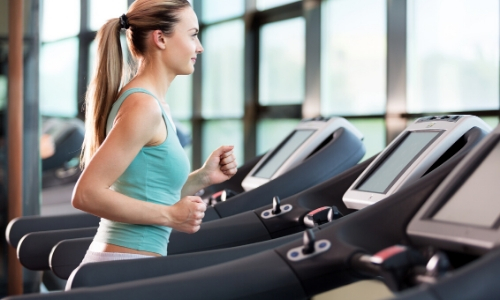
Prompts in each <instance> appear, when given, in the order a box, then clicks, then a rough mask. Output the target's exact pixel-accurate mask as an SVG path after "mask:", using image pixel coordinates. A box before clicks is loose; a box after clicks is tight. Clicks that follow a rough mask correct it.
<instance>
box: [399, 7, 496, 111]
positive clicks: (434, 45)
mask: <svg viewBox="0 0 500 300" xmlns="http://www.w3.org/2000/svg"><path fill="white" fill-rule="evenodd" d="M499 11H500V8H499V3H498V1H496V0H484V1H467V0H439V1H415V0H410V1H408V111H409V112H413V113H419V112H446V111H461V110H490V109H498V108H499V101H498V99H499V94H498V82H499V74H498V73H499V68H498V65H499V46H498V45H499V44H500V34H499V27H498V24H499V13H498V12H499Z"/></svg>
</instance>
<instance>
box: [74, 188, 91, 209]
mask: <svg viewBox="0 0 500 300" xmlns="http://www.w3.org/2000/svg"><path fill="white" fill-rule="evenodd" d="M87 195H88V190H86V189H85V188H84V187H82V186H81V185H78V184H77V185H76V186H75V189H74V190H73V195H72V197H71V204H72V205H73V207H74V208H76V209H79V210H83V211H87V210H88V200H87V199H88V198H89V197H88V196H87Z"/></svg>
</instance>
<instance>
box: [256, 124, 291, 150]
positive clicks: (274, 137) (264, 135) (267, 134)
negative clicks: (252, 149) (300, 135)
mask: <svg viewBox="0 0 500 300" xmlns="http://www.w3.org/2000/svg"><path fill="white" fill-rule="evenodd" d="M299 122H300V120H298V119H277V120H274V119H265V120H261V121H258V122H257V155H260V154H263V153H265V152H267V151H269V150H271V149H273V148H274V147H277V146H278V144H279V143H280V142H281V141H283V139H285V138H286V137H287V136H288V135H289V134H290V133H291V132H292V131H293V129H294V128H295V127H296V126H297V125H298V124H299Z"/></svg>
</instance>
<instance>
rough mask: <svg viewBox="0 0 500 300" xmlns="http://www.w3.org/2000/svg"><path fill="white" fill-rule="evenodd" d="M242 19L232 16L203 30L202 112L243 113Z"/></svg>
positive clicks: (207, 116)
mask: <svg viewBox="0 0 500 300" xmlns="http://www.w3.org/2000/svg"><path fill="white" fill-rule="evenodd" d="M243 36H244V23H243V21H242V20H235V21H231V22H227V23H222V24H218V25H213V26H209V27H207V29H206V30H204V32H203V35H202V38H203V45H204V47H205V52H204V53H203V54H202V55H203V59H202V63H203V68H202V69H203V74H202V77H203V87H202V97H203V100H202V114H203V116H204V117H206V118H211V117H216V118H220V117H236V118H239V117H241V116H243V43H244V40H243Z"/></svg>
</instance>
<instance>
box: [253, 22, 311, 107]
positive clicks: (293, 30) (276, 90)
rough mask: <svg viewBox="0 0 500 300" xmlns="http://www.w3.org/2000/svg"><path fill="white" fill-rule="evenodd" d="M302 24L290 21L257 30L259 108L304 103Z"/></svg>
mask: <svg viewBox="0 0 500 300" xmlns="http://www.w3.org/2000/svg"><path fill="white" fill-rule="evenodd" d="M304 67H305V22H304V18H302V17H299V18H293V19H289V20H285V21H279V22H273V23H269V24H266V25H264V26H262V27H261V41H260V62H259V102H260V104H261V105H279V104H300V103H302V102H303V101H304Z"/></svg>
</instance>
